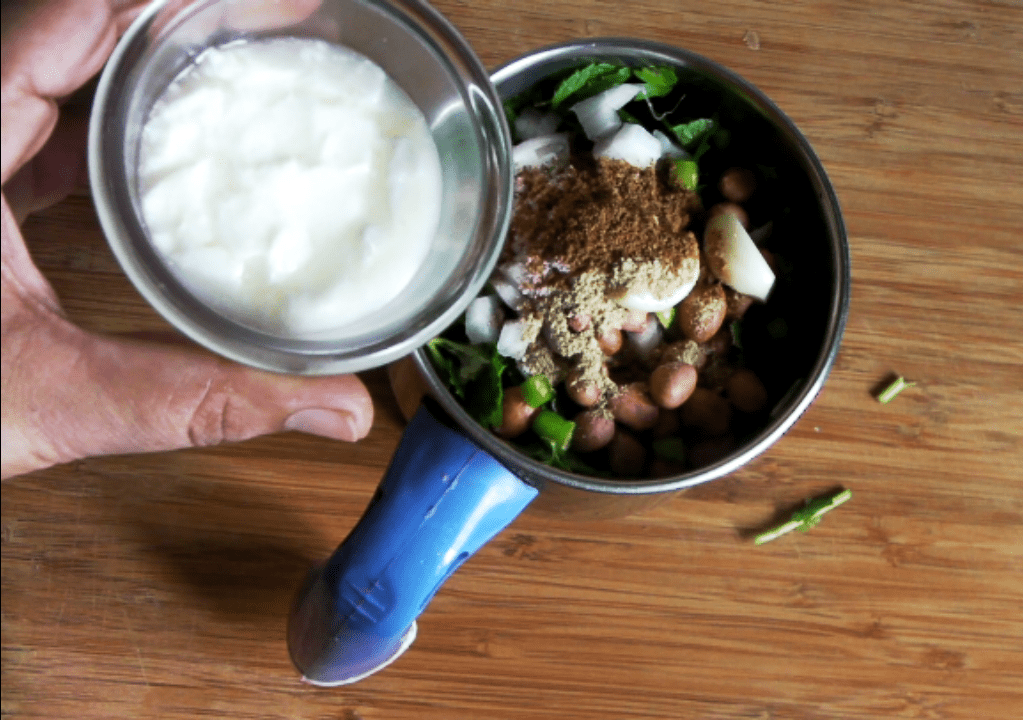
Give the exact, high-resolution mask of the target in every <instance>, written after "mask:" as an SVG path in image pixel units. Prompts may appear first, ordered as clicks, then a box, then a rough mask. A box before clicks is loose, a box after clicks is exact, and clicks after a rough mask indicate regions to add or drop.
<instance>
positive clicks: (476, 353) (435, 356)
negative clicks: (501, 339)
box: [426, 337, 504, 399]
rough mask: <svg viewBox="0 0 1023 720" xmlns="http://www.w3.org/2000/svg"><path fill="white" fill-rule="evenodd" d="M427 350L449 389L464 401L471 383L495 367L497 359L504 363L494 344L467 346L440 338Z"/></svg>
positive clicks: (430, 343) (427, 346) (427, 347)
mask: <svg viewBox="0 0 1023 720" xmlns="http://www.w3.org/2000/svg"><path fill="white" fill-rule="evenodd" d="M426 350H427V352H428V353H429V355H430V359H431V360H432V361H433V365H434V367H436V368H437V370H438V372H440V373H441V374H443V375H444V376H445V377H446V379H447V384H448V387H450V388H451V390H452V391H453V392H454V393H455V394H456V395H458V396H459V397H461V398H463V399H464V398H465V397H466V389H467V387H468V385H469V383H471V382H472V381H473V380H475V379H476V378H477V376H479V374H480V373H481V372H482V371H483V370H485V369H487V368H488V367H491V366H493V363H494V361H495V359H496V360H499V361H500V362H501V363H502V364H503V362H504V361H503V360H502V359H501V356H500V355H499V354H498V353H497V345H495V344H494V343H483V344H480V345H467V344H465V343H459V342H455V341H453V340H448V339H447V338H443V337H438V338H434V339H433V340H431V341H430V342H429V343H427V345H426Z"/></svg>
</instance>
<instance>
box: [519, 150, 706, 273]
mask: <svg viewBox="0 0 1023 720" xmlns="http://www.w3.org/2000/svg"><path fill="white" fill-rule="evenodd" d="M517 186H518V191H517V193H516V200H515V202H516V206H515V217H514V218H513V220H512V223H511V229H510V232H509V242H508V245H507V247H506V249H505V253H506V255H507V256H509V257H507V258H506V259H511V257H514V256H519V257H521V256H525V257H526V258H527V266H528V267H529V269H530V270H531V271H533V272H535V273H538V274H540V275H545V274H546V270H547V268H549V267H550V266H557V267H560V268H561V269H562V270H563V271H564V272H565V273H566V274H568V275H579V274H582V273H585V272H587V271H596V272H598V273H604V274H611V273H612V272H614V270H615V269H616V268H617V267H618V266H619V265H620V264H621V262H622V261H623V260H626V259H629V260H631V261H633V262H635V263H647V262H653V261H657V262H658V263H661V264H663V265H664V267H665V269H666V270H667V271H669V272H676V271H678V270H679V269H680V267H681V266H682V264H683V263H684V262H685V261H686V260H687V259H690V260H691V259H692V257H693V252H694V250H695V249H696V248H697V247H698V246H697V243H696V238H695V237H694V236H693V235H692V233H689V232H686V227H687V226H688V225H689V217H690V214H691V213H692V212H695V211H697V210H698V209H699V208H700V199H699V196H698V195H697V194H696V193H693V192H690V191H688V190H685V189H684V188H679V187H676V186H673V185H671V184H670V183H669V182H668V180H667V178H666V176H665V175H664V174H662V173H658V172H657V170H656V169H655V168H653V167H650V168H645V169H641V168H637V167H634V166H632V165H630V164H628V163H626V162H624V161H621V160H608V159H605V158H598V159H596V160H594V159H592V158H590V157H586V156H584V157H574V158H573V161H572V163H571V164H569V165H568V166H566V167H564V168H557V169H550V168H526V169H524V170H522V171H521V172H520V173H519V176H518V179H517ZM546 282H548V283H549V282H550V281H549V279H548V280H547V281H546Z"/></svg>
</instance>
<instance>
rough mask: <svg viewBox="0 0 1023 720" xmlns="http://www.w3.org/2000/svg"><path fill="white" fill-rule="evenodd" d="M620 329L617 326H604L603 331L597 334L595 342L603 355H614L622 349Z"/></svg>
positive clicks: (622, 339)
mask: <svg viewBox="0 0 1023 720" xmlns="http://www.w3.org/2000/svg"><path fill="white" fill-rule="evenodd" d="M623 342H624V338H622V331H621V330H619V329H617V328H604V331H603V332H601V333H600V334H599V335H598V336H597V344H598V345H600V349H601V350H602V351H603V352H604V354H605V355H614V354H615V353H616V352H618V351H619V350H621V349H622V343H623Z"/></svg>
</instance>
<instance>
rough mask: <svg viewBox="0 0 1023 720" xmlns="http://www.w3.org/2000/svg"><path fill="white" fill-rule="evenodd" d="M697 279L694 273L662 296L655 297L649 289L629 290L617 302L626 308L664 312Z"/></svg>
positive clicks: (682, 295) (686, 291) (691, 289)
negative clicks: (690, 277)
mask: <svg viewBox="0 0 1023 720" xmlns="http://www.w3.org/2000/svg"><path fill="white" fill-rule="evenodd" d="M698 279H699V275H694V276H693V278H692V279H691V280H686V281H685V282H683V283H682V284H681V285H679V287H678V289H677V290H674V291H673V292H672V293H671V294H670V295H668V296H666V297H663V298H659V297H656V296H655V295H654V294H653V293H652V292H650V291H649V290H645V289H644V290H638V291H637V290H631V291H629V292H628V293H627V294H626V295H625V297H623V298H621V299H620V300H619V301H618V304H619V305H621V306H622V307H624V308H626V309H628V310H642V311H644V312H650V313H659V312H664V311H665V310H669V309H671V308H673V307H675V306H676V305H678V304H679V303H680V302H682V301H683V300H685V299H686V297H687V296H688V295H689V293H691V292H692V291H693V288H694V287H696V281H697V280H698Z"/></svg>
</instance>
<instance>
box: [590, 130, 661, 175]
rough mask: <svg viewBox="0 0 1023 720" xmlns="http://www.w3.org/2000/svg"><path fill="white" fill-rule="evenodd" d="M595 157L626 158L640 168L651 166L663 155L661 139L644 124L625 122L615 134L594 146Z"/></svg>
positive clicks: (625, 159) (626, 160)
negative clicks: (652, 133)
mask: <svg viewBox="0 0 1023 720" xmlns="http://www.w3.org/2000/svg"><path fill="white" fill-rule="evenodd" d="M593 157H604V158H610V159H611V160H624V161H625V162H627V163H629V164H630V165H634V166H636V167H639V168H645V167H649V166H650V165H653V164H654V163H655V162H657V159H658V158H660V157H661V141H660V140H658V139H657V138H655V137H654V136H653V135H651V134H650V132H649V131H648V130H647V129H646V128H644V127H643V126H642V125H637V124H636V123H625V124H624V125H623V126H622V127H621V129H620V130H619V131H618V132H616V133H615V134H614V135H610V136H608V137H605V138H602V139H600V140H598V141H597V143H596V144H595V145H594V146H593Z"/></svg>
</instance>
